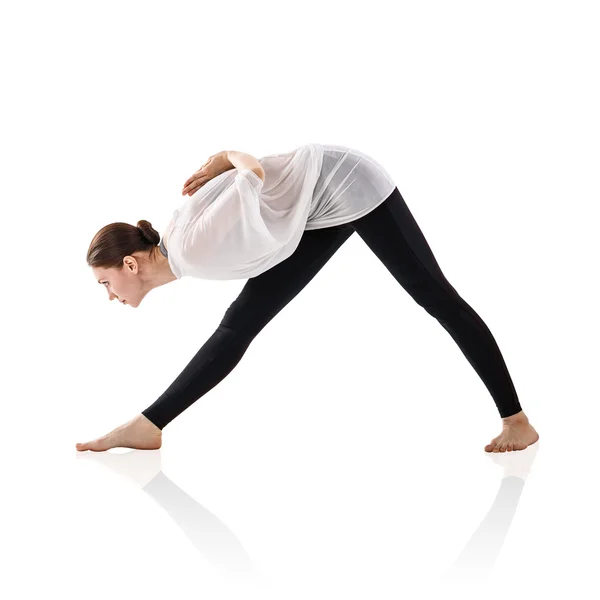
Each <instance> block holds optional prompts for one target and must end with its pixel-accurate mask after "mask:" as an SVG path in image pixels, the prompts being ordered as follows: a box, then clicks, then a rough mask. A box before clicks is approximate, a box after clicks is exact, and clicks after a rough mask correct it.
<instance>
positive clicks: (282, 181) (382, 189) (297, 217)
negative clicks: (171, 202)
mask: <svg viewBox="0 0 600 600" xmlns="http://www.w3.org/2000/svg"><path fill="white" fill-rule="evenodd" d="M258 160H259V162H260V165H261V166H262V168H263V169H264V172H265V180H264V182H263V181H262V180H261V178H260V177H258V175H256V173H254V172H253V171H251V170H250V169H230V170H229V171H225V172H224V173H221V174H220V175H218V176H217V177H214V178H213V179H211V180H209V181H208V182H207V183H205V184H204V185H203V186H202V187H200V188H199V189H198V190H196V192H195V193H194V194H192V196H190V197H189V198H188V199H186V200H185V201H184V203H183V204H182V205H181V206H180V207H179V208H178V209H177V210H176V211H175V212H174V213H173V220H172V221H171V224H170V226H169V228H168V231H167V232H165V234H164V235H165V236H168V240H167V241H168V243H167V253H168V261H169V266H170V267H171V270H172V271H173V274H174V275H175V276H176V277H177V279H180V278H182V277H185V276H188V275H189V276H191V277H198V278H201V279H245V278H249V277H256V276H257V275H260V274H261V273H263V272H265V271H267V270H268V269H270V268H271V267H274V266H275V265H277V264H278V263H280V262H282V261H284V260H285V259H286V258H288V257H289V256H290V255H291V254H292V253H293V252H294V250H295V249H296V248H297V247H298V244H299V243H300V239H301V237H302V235H303V233H304V231H305V230H311V229H322V228H325V227H333V226H334V225H341V224H344V223H348V222H350V221H354V220H355V219H358V218H360V217H362V216H364V215H366V214H367V213H369V212H370V211H372V210H373V209H374V208H376V207H377V206H378V205H379V204H381V203H382V202H383V201H384V200H385V199H386V198H387V197H388V196H389V195H390V194H391V193H392V191H393V190H394V188H395V187H396V186H395V183H394V182H393V181H392V178H391V177H390V175H389V174H388V173H387V172H386V171H385V169H384V168H383V167H382V166H381V165H380V164H378V163H377V162H376V161H375V160H374V159H373V158H371V157H370V156H368V155H366V154H364V153H362V152H359V151H357V150H352V149H351V148H346V147H344V146H332V145H322V144H304V145H302V146H299V147H298V148H296V149H295V150H292V151H290V152H286V153H283V154H270V155H268V156H265V157H263V158H260V159H258Z"/></svg>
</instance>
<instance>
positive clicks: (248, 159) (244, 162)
mask: <svg viewBox="0 0 600 600" xmlns="http://www.w3.org/2000/svg"><path fill="white" fill-rule="evenodd" d="M225 157H226V158H227V160H228V161H229V162H230V163H231V165H232V168H234V169H250V170H251V171H254V172H255V173H256V174H257V175H258V176H259V177H260V178H261V179H262V180H263V181H264V180H265V171H264V169H263V168H262V167H261V166H260V162H258V159H257V158H255V157H254V156H252V155H251V154H246V153H245V152H238V151H237V150H227V153H226V154H225Z"/></svg>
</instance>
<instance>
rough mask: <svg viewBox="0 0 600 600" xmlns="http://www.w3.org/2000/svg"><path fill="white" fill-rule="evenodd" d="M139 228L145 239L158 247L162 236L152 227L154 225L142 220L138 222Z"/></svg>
mask: <svg viewBox="0 0 600 600" xmlns="http://www.w3.org/2000/svg"><path fill="white" fill-rule="evenodd" d="M137 228H138V229H139V231H140V233H141V234H142V237H143V238H144V239H146V240H148V241H149V242H150V243H151V244H154V245H158V243H159V242H160V234H159V233H158V231H156V229H154V227H152V223H150V222H149V221H146V220H144V219H142V220H141V221H138V222H137Z"/></svg>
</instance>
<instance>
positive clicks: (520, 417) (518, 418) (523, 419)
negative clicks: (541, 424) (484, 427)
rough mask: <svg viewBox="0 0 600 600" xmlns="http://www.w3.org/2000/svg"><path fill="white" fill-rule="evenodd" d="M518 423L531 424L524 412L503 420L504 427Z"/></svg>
mask: <svg viewBox="0 0 600 600" xmlns="http://www.w3.org/2000/svg"><path fill="white" fill-rule="evenodd" d="M517 423H529V419H528V418H527V415H526V414H525V413H524V412H523V411H522V410H521V411H520V412H518V413H517V414H515V415H511V416H510V417H504V418H503V419H502V424H503V425H515V424H517Z"/></svg>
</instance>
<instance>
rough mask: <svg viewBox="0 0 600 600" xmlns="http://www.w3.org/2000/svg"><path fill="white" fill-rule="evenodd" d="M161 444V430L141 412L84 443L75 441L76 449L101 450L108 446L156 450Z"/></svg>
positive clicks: (106, 448)
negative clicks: (104, 433)
mask: <svg viewBox="0 0 600 600" xmlns="http://www.w3.org/2000/svg"><path fill="white" fill-rule="evenodd" d="M161 445H162V430H161V429H159V428H158V427H157V426H156V425H155V424H154V423H152V421H150V420H149V419H147V418H146V417H145V416H144V415H143V414H142V413H140V414H139V415H136V416H135V417H134V418H133V419H131V421H128V422H127V423H125V424H124V425H119V427H117V428H116V429H113V430H112V431H111V432H110V433H107V434H106V435H103V436H102V437H99V438H97V439H95V440H92V441H91V442H86V443H85V444H80V443H77V444H75V448H77V450H93V451H94V452H102V451H104V450H108V449H110V448H138V449H140V450H158V449H159V448H160V447H161Z"/></svg>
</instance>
